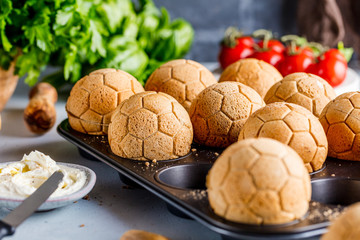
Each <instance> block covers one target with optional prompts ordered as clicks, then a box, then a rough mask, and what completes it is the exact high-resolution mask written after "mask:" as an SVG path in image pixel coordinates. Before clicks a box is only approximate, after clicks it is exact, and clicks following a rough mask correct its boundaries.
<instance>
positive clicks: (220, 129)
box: [189, 82, 265, 147]
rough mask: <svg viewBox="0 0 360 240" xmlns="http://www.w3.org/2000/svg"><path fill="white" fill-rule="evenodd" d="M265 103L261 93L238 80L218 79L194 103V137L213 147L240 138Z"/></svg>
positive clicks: (192, 115)
mask: <svg viewBox="0 0 360 240" xmlns="http://www.w3.org/2000/svg"><path fill="white" fill-rule="evenodd" d="M263 106H265V103H264V101H263V100H262V98H261V97H260V95H259V94H258V93H257V92H256V91H255V90H254V89H252V88H250V87H248V86H246V85H244V84H242V83H238V82H223V83H217V84H214V85H212V86H210V87H207V88H206V89H204V90H203V91H202V92H201V93H200V94H199V95H198V96H197V97H196V99H195V100H194V101H193V103H192V104H191V107H190V111H189V114H190V118H191V122H192V124H193V128H194V141H195V142H197V143H199V144H202V145H206V146H211V147H227V146H229V145H230V144H231V143H233V142H236V141H237V139H238V136H239V133H240V130H241V128H242V127H243V125H244V123H245V121H246V120H247V119H248V117H249V116H250V115H251V114H252V113H253V112H255V111H256V110H257V109H259V108H261V107H263Z"/></svg>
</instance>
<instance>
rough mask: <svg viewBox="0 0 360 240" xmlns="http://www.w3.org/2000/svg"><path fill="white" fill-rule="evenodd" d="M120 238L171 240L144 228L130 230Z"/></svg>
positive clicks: (127, 239) (122, 239) (121, 239)
mask: <svg viewBox="0 0 360 240" xmlns="http://www.w3.org/2000/svg"><path fill="white" fill-rule="evenodd" d="M120 240H170V239H169V238H166V237H164V236H161V235H159V234H156V233H151V232H146V231H143V230H129V231H127V232H126V233H124V235H122V236H121V238H120Z"/></svg>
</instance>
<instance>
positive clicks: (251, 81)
mask: <svg viewBox="0 0 360 240" xmlns="http://www.w3.org/2000/svg"><path fill="white" fill-rule="evenodd" d="M282 78H283V77H282V75H281V74H280V72H279V71H278V70H277V69H276V68H275V67H274V66H272V65H271V64H269V63H267V62H264V61H262V60H258V59H255V58H246V59H241V60H239V61H237V62H235V63H233V64H231V65H230V66H228V67H227V68H226V69H225V71H224V72H223V73H222V74H221V76H220V79H219V82H225V81H234V82H240V83H243V84H245V85H247V86H249V87H251V88H253V89H255V90H256V91H257V92H258V93H259V94H260V96H261V97H262V98H264V97H265V94H266V92H267V91H268V90H269V88H270V87H271V86H272V85H274V84H275V83H276V82H278V81H280V80H281V79H282Z"/></svg>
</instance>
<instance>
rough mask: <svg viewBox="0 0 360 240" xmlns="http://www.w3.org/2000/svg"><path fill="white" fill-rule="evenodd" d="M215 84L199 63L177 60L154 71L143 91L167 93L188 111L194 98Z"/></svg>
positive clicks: (210, 74) (211, 75) (213, 79)
mask: <svg viewBox="0 0 360 240" xmlns="http://www.w3.org/2000/svg"><path fill="white" fill-rule="evenodd" d="M216 82H217V81H216V79H215V77H214V75H213V74H212V73H211V72H210V71H209V70H208V69H207V68H205V67H204V66H203V65H201V64H200V63H197V62H195V61H192V60H185V59H178V60H172V61H170V62H167V63H165V64H163V65H161V66H160V67H159V68H158V69H156V70H155V71H154V72H153V73H152V74H151V75H150V77H149V79H148V80H147V82H146V85H145V90H146V91H156V92H164V93H167V94H169V95H170V96H172V97H174V98H175V99H176V100H177V101H178V102H179V103H180V104H181V105H183V107H184V108H185V109H186V110H187V111H189V108H190V105H191V102H192V101H193V100H194V99H195V97H196V96H197V95H198V94H199V93H200V92H201V91H202V90H203V89H205V88H206V87H208V86H210V85H212V84H214V83H216Z"/></svg>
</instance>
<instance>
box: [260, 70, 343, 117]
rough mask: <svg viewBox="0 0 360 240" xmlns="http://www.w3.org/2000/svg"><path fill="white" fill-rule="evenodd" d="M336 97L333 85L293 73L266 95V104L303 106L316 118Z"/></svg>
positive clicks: (305, 74) (315, 77)
mask: <svg viewBox="0 0 360 240" xmlns="http://www.w3.org/2000/svg"><path fill="white" fill-rule="evenodd" d="M335 97H336V94H335V91H334V89H333V88H332V87H331V85H330V84H329V83H328V82H327V81H325V80H324V79H322V78H321V77H318V76H316V75H313V74H310V73H303V72H301V73H300V72H298V73H292V74H289V75H287V76H286V77H284V78H283V79H282V80H281V81H279V82H277V83H275V84H274V85H273V86H272V87H271V88H270V89H269V91H268V92H267V93H266V96H265V98H264V101H265V102H266V104H269V103H273V102H288V103H295V104H298V105H300V106H303V107H304V108H306V109H307V110H309V111H310V112H312V113H313V114H314V115H315V116H316V117H319V116H320V113H321V111H322V110H323V108H324V107H325V106H326V104H327V103H328V102H330V101H331V100H332V99H334V98H335Z"/></svg>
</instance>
